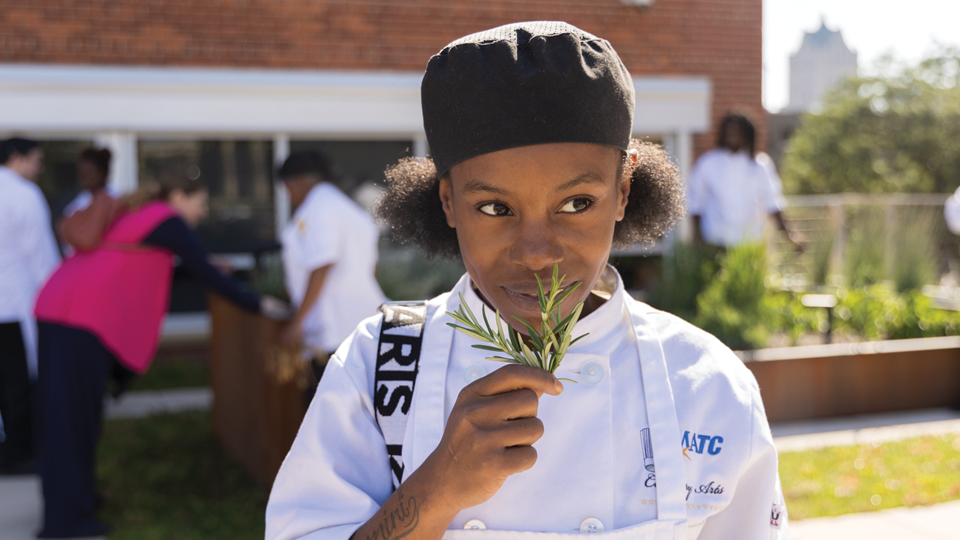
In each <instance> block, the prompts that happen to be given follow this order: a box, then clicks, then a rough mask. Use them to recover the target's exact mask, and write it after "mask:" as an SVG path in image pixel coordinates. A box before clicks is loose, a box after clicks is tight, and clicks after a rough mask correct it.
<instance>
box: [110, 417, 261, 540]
mask: <svg viewBox="0 0 960 540" xmlns="http://www.w3.org/2000/svg"><path fill="white" fill-rule="evenodd" d="M97 475H98V479H99V489H100V492H101V494H102V495H103V499H104V500H103V502H104V505H103V509H102V510H101V512H100V515H101V518H102V519H104V520H106V521H107V522H108V523H110V524H111V525H112V527H113V531H112V532H111V534H110V540H126V539H131V540H133V539H136V540H193V539H197V540H200V539H203V540H207V539H213V538H230V539H236V540H242V539H246V538H249V539H257V540H260V539H262V538H263V534H264V509H265V508H266V504H267V491H266V490H265V489H263V488H261V487H259V486H258V485H256V484H255V483H254V482H253V480H252V479H251V478H250V477H249V476H247V474H246V472H245V471H243V469H242V468H241V467H240V465H239V464H237V463H236V462H234V461H233V460H232V459H231V458H229V457H228V456H227V455H226V454H225V453H224V451H223V450H222V449H221V448H220V446H219V444H218V443H217V441H216V438H215V437H214V434H213V430H212V426H211V420H210V415H209V413H207V412H186V413H180V414H173V415H166V416H154V417H151V418H142V419H134V420H110V421H107V422H105V423H104V432H103V438H102V439H101V443H100V448H99V456H98V461H97Z"/></svg>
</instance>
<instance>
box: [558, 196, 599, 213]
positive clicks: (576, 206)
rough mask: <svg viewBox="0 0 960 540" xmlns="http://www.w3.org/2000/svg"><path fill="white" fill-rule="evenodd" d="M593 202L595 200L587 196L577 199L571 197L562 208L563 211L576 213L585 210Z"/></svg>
mask: <svg viewBox="0 0 960 540" xmlns="http://www.w3.org/2000/svg"><path fill="white" fill-rule="evenodd" d="M591 204H593V201H592V200H590V199H587V198H586V197H580V198H577V199H570V200H569V201H567V202H566V203H564V205H563V206H562V207H561V208H560V211H561V212H566V213H570V214H576V213H577V212H583V211H584V210H586V209H587V208H589V207H590V205H591Z"/></svg>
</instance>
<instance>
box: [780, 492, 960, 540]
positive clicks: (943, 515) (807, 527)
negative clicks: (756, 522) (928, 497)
mask: <svg viewBox="0 0 960 540" xmlns="http://www.w3.org/2000/svg"><path fill="white" fill-rule="evenodd" d="M958 523H960V501H953V502H948V503H941V504H934V505H932V506H919V507H914V508H893V509H891V510H882V511H880V512H869V513H866V514H847V515H845V516H837V517H829V518H816V519H805V520H803V521H797V522H795V523H791V524H790V538H791V539H792V540H853V539H860V538H862V539H865V540H867V539H869V540H894V539H895V540H958V539H960V527H958Z"/></svg>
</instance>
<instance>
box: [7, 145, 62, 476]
mask: <svg viewBox="0 0 960 540" xmlns="http://www.w3.org/2000/svg"><path fill="white" fill-rule="evenodd" d="M0 163H2V165H0V417H2V419H3V420H2V428H0V430H2V436H0V473H12V474H16V473H25V472H32V471H33V469H34V468H35V463H34V459H35V455H34V445H33V406H32V399H33V398H32V394H33V383H32V381H35V380H36V377H37V352H36V349H37V344H36V340H37V331H36V321H35V320H34V319H33V317H32V315H31V314H32V312H33V304H34V301H35V300H36V296H37V292H38V291H39V290H40V287H41V286H42V285H43V283H44V282H45V281H46V279H47V277H48V276H49V275H50V273H51V272H53V270H54V269H55V268H56V266H57V264H59V262H60V254H59V252H58V251H57V247H56V241H55V240H54V237H53V231H52V230H51V228H50V209H49V207H48V206H47V201H46V199H44V197H43V193H42V192H41V191H40V188H39V187H38V186H37V184H36V179H37V177H38V176H39V175H40V172H41V170H42V168H43V150H42V149H41V148H40V147H39V145H37V143H36V142H34V141H30V140H27V139H19V138H14V139H9V140H7V141H4V142H3V143H2V144H0Z"/></svg>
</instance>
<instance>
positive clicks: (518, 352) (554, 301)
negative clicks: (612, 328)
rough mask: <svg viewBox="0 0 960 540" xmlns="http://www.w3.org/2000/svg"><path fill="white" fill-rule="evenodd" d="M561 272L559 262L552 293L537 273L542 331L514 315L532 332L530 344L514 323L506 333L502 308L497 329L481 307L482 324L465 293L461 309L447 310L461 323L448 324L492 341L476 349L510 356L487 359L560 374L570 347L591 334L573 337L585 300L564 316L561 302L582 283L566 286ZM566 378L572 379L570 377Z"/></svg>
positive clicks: (551, 288)
mask: <svg viewBox="0 0 960 540" xmlns="http://www.w3.org/2000/svg"><path fill="white" fill-rule="evenodd" d="M559 271H560V270H559V265H557V264H554V265H553V277H552V278H551V282H550V291H549V293H545V292H544V290H543V282H542V281H540V276H535V277H536V278H537V298H538V300H539V302H540V319H541V323H540V330H537V329H536V328H534V327H533V325H531V324H530V323H528V322H527V321H525V320H523V319H521V318H520V317H516V316H514V318H515V319H517V320H518V321H520V323H522V324H523V325H524V326H525V327H526V328H527V331H528V332H529V333H530V345H529V346H528V345H527V344H526V342H525V341H524V340H523V338H522V337H521V336H519V332H517V331H516V330H514V329H513V328H512V327H511V326H510V325H507V330H506V333H504V330H503V324H502V323H501V320H500V310H499V309H498V310H496V313H497V329H496V331H494V329H493V328H492V327H491V326H490V321H488V320H487V310H486V308H485V307H484V308H481V316H482V318H483V325H481V324H480V321H479V320H477V317H476V316H475V315H474V314H473V311H471V310H470V307H469V306H467V302H466V301H465V300H464V299H463V294H461V295H460V307H459V309H457V311H455V312H453V313H450V312H449V311H448V312H447V315H450V316H451V317H453V319H454V320H455V321H457V323H460V324H455V323H447V325H448V326H451V327H453V328H455V329H457V330H459V331H460V332H463V333H464V334H466V335H468V336H470V337H472V338H474V339H478V340H480V341H485V342H487V343H490V344H491V345H479V344H477V345H473V348H475V349H481V350H484V351H492V352H495V353H503V354H505V355H507V356H506V357H504V356H490V357H487V360H497V361H500V362H511V363H516V364H522V365H524V366H531V367H538V368H541V369H545V370H547V371H549V372H550V373H556V371H557V368H558V367H560V362H561V361H562V360H563V357H564V355H566V353H567V350H568V349H569V348H570V346H571V345H573V344H574V343H576V342H577V341H579V340H580V339H581V338H583V337H585V336H586V335H587V334H583V335H581V336H578V337H576V338H574V337H573V327H574V325H575V324H577V321H578V320H579V319H580V312H581V311H583V302H580V303H578V304H577V305H576V306H575V307H574V308H573V311H572V312H571V313H570V315H567V317H566V318H562V319H561V312H560V304H561V302H563V301H564V300H565V299H566V298H567V297H568V296H570V293H572V292H573V291H574V290H576V289H577V287H579V286H580V284H579V283H577V284H576V285H574V286H573V287H569V288H567V289H562V288H561V285H562V284H563V280H564V278H566V277H567V276H566V275H564V276H562V277H560V278H558V277H557V275H558V274H559ZM564 380H567V381H570V379H564ZM571 382H576V381H571Z"/></svg>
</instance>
